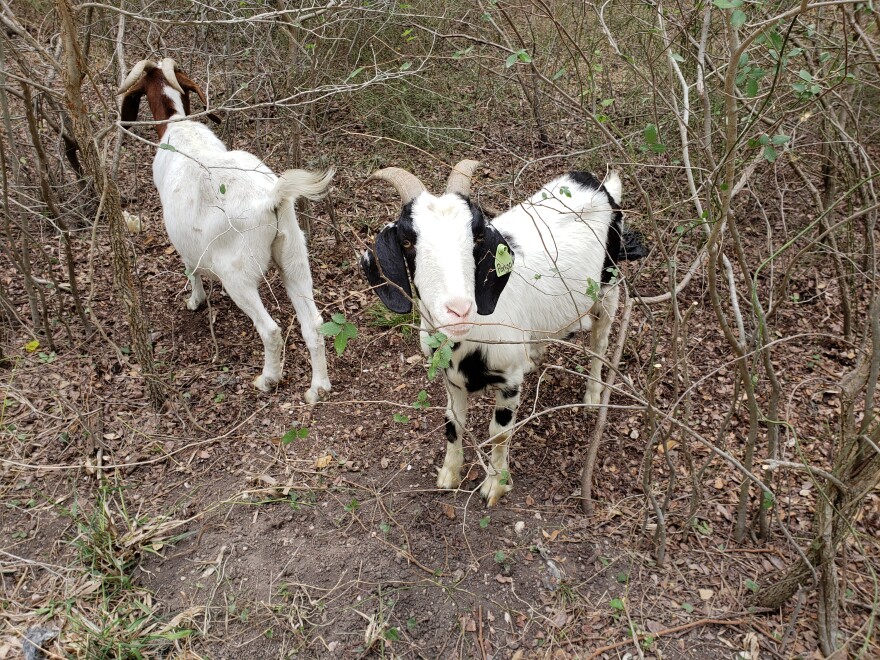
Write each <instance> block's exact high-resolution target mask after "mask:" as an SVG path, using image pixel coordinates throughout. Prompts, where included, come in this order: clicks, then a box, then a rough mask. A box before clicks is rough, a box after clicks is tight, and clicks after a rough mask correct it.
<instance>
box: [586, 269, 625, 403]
mask: <svg viewBox="0 0 880 660" xmlns="http://www.w3.org/2000/svg"><path fill="white" fill-rule="evenodd" d="M619 298H620V291H619V289H618V288H617V287H616V286H611V287H609V288H608V289H607V290H606V291H604V292H603V293H602V295H601V296H600V297H599V300H597V301H596V302H595V303H594V304H593V308H592V309H591V310H590V312H591V313H592V314H593V315H595V321H594V322H593V327H592V328H591V330H590V350H592V352H593V359H592V362H591V363H590V382H589V383H587V392H586V394H584V403H585V404H586V405H588V406H598V405H599V403H600V402H601V401H602V389H603V388H604V386H605V385H604V383H603V382H602V365H603V362H604V361H605V354H606V353H607V352H608V337H609V336H610V335H611V326H612V324H613V323H614V317H615V316H616V315H617V303H618V300H619Z"/></svg>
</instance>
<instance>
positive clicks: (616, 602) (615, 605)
mask: <svg viewBox="0 0 880 660" xmlns="http://www.w3.org/2000/svg"><path fill="white" fill-rule="evenodd" d="M609 605H611V609H612V610H617V611H618V612H622V611H623V601H622V600H621V599H620V598H612V599H611V602H610V603H609Z"/></svg>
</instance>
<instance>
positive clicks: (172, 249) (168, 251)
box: [165, 245, 174, 254]
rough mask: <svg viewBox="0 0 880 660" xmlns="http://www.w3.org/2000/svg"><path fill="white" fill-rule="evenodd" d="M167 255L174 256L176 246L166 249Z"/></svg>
mask: <svg viewBox="0 0 880 660" xmlns="http://www.w3.org/2000/svg"><path fill="white" fill-rule="evenodd" d="M165 254H174V246H173V245H169V246H168V247H167V248H165Z"/></svg>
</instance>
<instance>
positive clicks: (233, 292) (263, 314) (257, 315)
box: [223, 274, 283, 392]
mask: <svg viewBox="0 0 880 660" xmlns="http://www.w3.org/2000/svg"><path fill="white" fill-rule="evenodd" d="M223 284H224V285H225V286H226V292H227V293H228V294H229V297H230V298H232V301H233V302H234V303H235V304H236V305H238V308H239V309H240V310H241V311H243V312H244V313H245V314H247V315H248V317H249V318H250V319H251V321H253V322H254V326H255V327H256V329H257V332H258V333H259V335H260V339H262V340H263V373H261V374H260V375H259V376H257V377H256V378H254V387H256V388H257V389H258V390H262V391H263V392H268V391H269V390H271V389H272V388H273V387H274V386H275V385H277V384H278V381H279V380H281V347H282V343H283V339H282V337H281V328H279V327H278V324H277V323H276V322H275V319H273V318H272V317H271V316H270V315H269V312H268V311H266V307H265V306H264V305H263V301H262V300H261V299H260V290H259V287H258V285H257V282H251V281H247V280H244V279H242V278H241V276H240V274H239V276H238V277H236V276H228V275H227V277H225V278H223Z"/></svg>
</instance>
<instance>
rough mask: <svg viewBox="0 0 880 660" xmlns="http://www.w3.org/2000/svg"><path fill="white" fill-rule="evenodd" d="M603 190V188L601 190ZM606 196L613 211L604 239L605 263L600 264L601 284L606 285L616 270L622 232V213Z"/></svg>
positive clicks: (615, 203) (611, 199) (612, 200)
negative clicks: (606, 235)
mask: <svg viewBox="0 0 880 660" xmlns="http://www.w3.org/2000/svg"><path fill="white" fill-rule="evenodd" d="M603 190H604V188H603ZM605 194H606V195H608V203H609V204H611V208H612V209H614V213H613V214H612V216H611V224H610V225H609V227H608V237H607V238H606V239H605V262H604V263H603V264H602V284H608V283H609V282H610V281H611V278H612V276H613V270H614V269H615V268H617V257H618V255H619V254H620V237H621V233H622V232H623V212H622V211H621V210H620V206H618V204H617V202H615V201H614V199H613V198H612V197H611V195H610V194H609V193H608V192H607V191H606V193H605Z"/></svg>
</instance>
